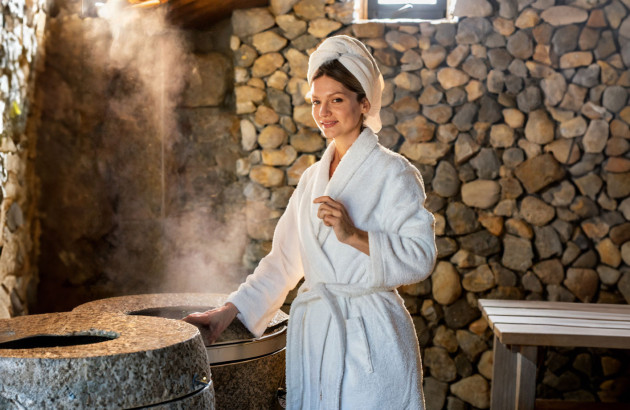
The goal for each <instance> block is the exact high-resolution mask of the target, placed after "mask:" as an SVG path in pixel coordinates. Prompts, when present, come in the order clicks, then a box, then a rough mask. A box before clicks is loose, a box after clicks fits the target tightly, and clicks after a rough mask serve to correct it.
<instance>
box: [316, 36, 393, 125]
mask: <svg viewBox="0 0 630 410" xmlns="http://www.w3.org/2000/svg"><path fill="white" fill-rule="evenodd" d="M332 60H338V61H339V62H340V63H341V64H343V66H344V67H346V68H347V69H348V71H350V73H352V74H353V75H354V76H355V77H356V79H357V80H359V83H361V86H362V87H363V90H364V91H365V95H366V97H367V99H368V101H369V102H370V111H369V112H368V113H367V115H366V116H365V121H364V123H365V125H366V126H368V127H370V128H371V129H372V131H374V132H379V131H380V130H381V127H382V124H381V116H380V111H381V95H382V94H383V88H384V87H385V82H384V81H383V76H382V75H381V71H380V70H379V69H378V66H377V65H376V61H375V60H374V57H372V54H370V52H369V51H368V49H367V48H366V47H365V45H364V44H363V43H362V42H360V41H359V40H357V39H354V38H352V37H349V36H345V35H340V36H334V37H330V38H327V39H326V40H324V41H323V42H322V44H320V45H319V47H318V48H317V50H315V51H314V52H313V54H311V57H310V58H309V60H308V75H307V78H308V84H309V85H311V84H312V82H313V76H314V75H315V73H316V72H317V69H318V68H319V67H321V66H322V65H323V64H324V63H327V62H329V61H332Z"/></svg>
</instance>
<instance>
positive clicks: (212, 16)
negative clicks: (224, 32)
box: [168, 0, 269, 28]
mask: <svg viewBox="0 0 630 410" xmlns="http://www.w3.org/2000/svg"><path fill="white" fill-rule="evenodd" d="M168 5H169V13H168V14H169V17H170V18H171V20H172V21H173V22H175V23H177V24H180V25H183V26H186V27H191V26H194V27H196V28H199V27H201V26H203V25H206V24H208V23H214V22H217V21H219V20H223V19H225V18H228V17H230V15H231V14H232V11H234V10H236V9H248V8H254V7H264V6H268V5H269V0H169V2H168Z"/></svg>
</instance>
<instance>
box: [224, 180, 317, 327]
mask: <svg viewBox="0 0 630 410" xmlns="http://www.w3.org/2000/svg"><path fill="white" fill-rule="evenodd" d="M297 191H298V190H297V189H296V191H295V192H294V193H293V195H292V196H291V199H290V200H289V204H288V205H287V209H286V210H285V212H284V214H283V215H282V217H280V220H279V221H278V224H277V225H276V229H275V231H274V235H273V242H272V248H271V252H270V253H269V254H268V255H267V256H265V257H264V258H263V259H262V260H261V261H260V263H259V264H258V267H257V268H256V269H255V270H254V273H252V274H251V275H249V276H248V277H247V279H246V281H245V282H244V283H243V284H241V285H240V287H239V288H238V289H237V290H236V291H235V292H233V293H232V294H231V295H230V296H229V297H228V299H227V302H232V303H233V304H234V305H235V306H236V307H237V309H238V310H239V312H240V313H239V314H238V315H237V317H238V318H239V319H240V321H241V322H243V324H244V325H245V327H247V329H249V331H250V332H252V334H254V336H256V337H260V336H262V334H263V333H264V331H265V329H266V328H267V325H268V324H269V321H270V320H271V319H272V318H273V316H274V315H275V313H276V311H277V310H278V309H279V308H280V307H281V306H282V303H283V302H284V300H285V299H286V297H287V294H288V293H289V291H290V290H291V289H293V288H294V287H295V286H296V285H297V283H298V282H299V280H300V279H301V278H302V277H303V276H304V270H303V267H302V257H301V253H300V246H299V240H298V233H297V232H298V231H297V226H298V221H297V214H298V212H297V203H298V200H297V198H296V196H297Z"/></svg>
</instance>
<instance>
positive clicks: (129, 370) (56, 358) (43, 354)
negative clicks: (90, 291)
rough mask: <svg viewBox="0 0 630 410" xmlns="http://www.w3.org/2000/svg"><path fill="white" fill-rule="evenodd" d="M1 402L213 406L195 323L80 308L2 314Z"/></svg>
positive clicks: (12, 405)
mask: <svg viewBox="0 0 630 410" xmlns="http://www.w3.org/2000/svg"><path fill="white" fill-rule="evenodd" d="M0 374H1V375H2V382H1V383H0V408H28V409H31V408H32V409H40V408H42V409H43V408H102V409H121V408H122V409H127V408H144V407H155V406H157V407H156V408H169V407H168V406H167V407H160V406H163V403H184V404H191V405H192V403H195V406H196V407H195V408H201V409H214V389H213V386H212V384H211V383H210V384H209V383H203V382H202V381H203V378H204V377H206V380H209V377H210V366H209V364H208V361H207V355H206V348H205V345H204V343H203V341H202V339H201V335H200V333H199V331H198V330H197V328H195V327H194V326H191V325H189V324H188V323H184V322H181V321H169V320H165V319H161V318H155V317H146V316H126V315H120V314H111V313H103V312H101V313H99V314H92V313H90V314H88V313H80V312H64V313H50V314H43V315H31V316H19V317H15V318H12V319H5V320H0Z"/></svg>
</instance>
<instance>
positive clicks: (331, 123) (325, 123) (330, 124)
mask: <svg viewBox="0 0 630 410" xmlns="http://www.w3.org/2000/svg"><path fill="white" fill-rule="evenodd" d="M335 124H337V121H322V127H324V128H330V127H333V126H334V125H335Z"/></svg>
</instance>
